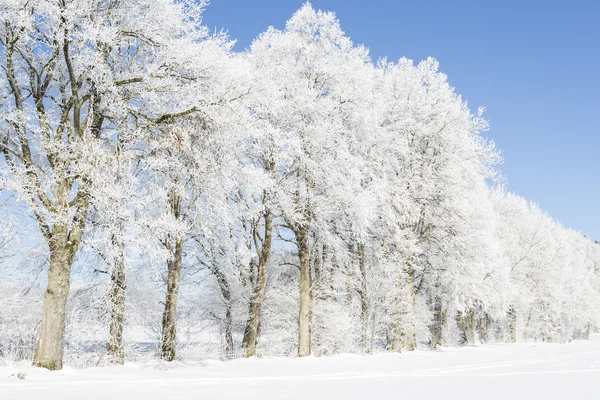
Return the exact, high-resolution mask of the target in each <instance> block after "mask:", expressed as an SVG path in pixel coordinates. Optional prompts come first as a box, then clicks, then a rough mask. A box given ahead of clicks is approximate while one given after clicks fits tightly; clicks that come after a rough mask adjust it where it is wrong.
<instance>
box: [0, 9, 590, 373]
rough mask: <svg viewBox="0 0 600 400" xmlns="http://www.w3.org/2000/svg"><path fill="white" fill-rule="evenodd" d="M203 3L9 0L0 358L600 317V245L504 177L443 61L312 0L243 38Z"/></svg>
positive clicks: (420, 341)
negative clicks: (380, 54) (362, 42)
mask: <svg viewBox="0 0 600 400" xmlns="http://www.w3.org/2000/svg"><path fill="white" fill-rule="evenodd" d="M204 6H205V4H204V2H202V1H200V2H198V1H195V0H178V1H172V0H128V1H124V0H97V1H90V0H59V1H56V0H29V1H25V0H16V1H8V2H7V1H3V2H0V18H1V19H2V20H3V21H5V22H4V23H3V24H2V26H1V27H0V49H1V52H0V65H1V66H2V71H0V72H1V74H0V75H1V76H0V98H1V99H2V100H1V103H0V151H1V154H2V155H1V156H0V189H1V194H0V200H2V202H1V204H2V208H1V209H0V213H1V215H2V225H1V226H0V235H1V236H0V358H5V359H19V358H25V359H28V358H32V359H33V363H34V365H37V366H41V367H45V368H48V369H60V368H61V367H62V365H63V358H64V357H65V356H66V357H67V359H68V360H69V361H70V362H73V364H74V365H75V364H77V365H79V364H81V365H89V364H91V363H97V362H98V359H99V357H102V359H103V360H106V361H107V362H110V363H117V364H122V363H123V362H124V361H125V360H126V359H137V358H136V357H139V356H140V354H148V353H150V354H156V355H158V356H159V357H160V358H162V359H164V360H167V361H172V360H175V359H176V358H186V357H187V358H193V357H204V356H221V357H226V358H232V357H238V356H245V357H251V356H257V355H258V356H260V355H269V354H279V355H281V354H285V355H298V356H306V355H310V354H316V355H325V354H332V353H339V352H356V353H372V352H374V351H382V350H384V349H385V350H389V351H402V350H413V349H415V348H416V347H430V348H435V347H437V346H441V345H442V346H443V345H457V344H464V343H477V342H485V341H506V342H515V341H518V340H544V341H566V340H571V339H573V338H583V337H587V335H589V332H590V330H591V329H594V328H595V327H596V326H597V325H598V322H599V321H598V319H599V316H600V246H599V245H597V244H594V243H593V242H592V241H591V240H589V239H588V238H587V237H585V236H583V235H581V234H579V233H577V232H574V231H572V230H569V229H565V228H564V227H562V226H561V225H560V224H559V223H558V222H556V221H555V220H553V219H552V218H550V217H549V216H547V215H546V214H545V213H544V212H543V211H541V210H540V209H538V208H537V206H535V205H533V204H530V203H528V202H527V201H525V200H523V199H521V198H519V197H518V196H515V195H512V194H508V193H506V192H505V191H504V190H503V189H502V187H501V186H500V185H499V183H498V181H499V179H498V171H497V166H498V164H499V162H500V160H501V158H500V156H499V152H498V151H497V150H496V149H495V147H494V145H493V143H491V142H489V141H487V140H486V139H484V138H483V137H481V136H480V132H481V131H483V130H485V129H486V128H487V122H486V121H485V120H484V119H483V117H482V111H483V110H481V109H480V110H478V111H477V112H476V113H472V112H471V111H470V110H469V108H468V107H467V104H466V102H464V101H463V100H462V99H461V97H460V96H459V95H457V94H456V93H455V92H454V90H453V88H452V87H451V86H450V85H449V84H448V82H447V79H446V76H445V75H444V74H442V73H441V72H439V71H438V64H437V62H436V61H435V60H433V59H428V60H425V61H422V62H420V63H419V64H417V65H415V64H413V62H412V61H410V60H406V59H401V60H400V61H398V62H397V63H394V62H389V61H387V60H379V61H378V62H377V63H373V62H372V61H371V59H370V57H369V54H368V51H367V49H365V48H364V47H362V46H357V45H354V44H353V43H352V42H351V41H350V39H349V38H348V37H346V36H345V35H344V33H343V31H342V30H341V29H340V26H339V22H338V21H337V20H336V18H335V15H334V14H332V13H327V12H321V11H315V10H314V9H313V8H312V7H311V6H310V4H308V3H307V4H305V5H304V6H303V7H302V8H301V9H300V10H299V11H297V12H296V13H295V14H294V15H293V17H292V18H291V19H290V20H289V21H288V22H287V24H286V27H285V29H284V30H281V31H280V30H277V29H274V28H270V29H268V30H267V31H266V32H264V33H263V34H261V35H260V36H259V37H258V38H257V39H256V40H255V41H254V42H253V43H252V45H251V46H250V48H249V49H248V50H247V51H244V52H242V53H236V52H233V51H232V50H231V47H232V42H230V41H229V39H228V38H227V37H226V36H225V35H223V34H216V35H215V34H210V32H209V31H208V30H207V29H206V27H204V26H202V25H200V21H201V14H202V10H203V7H204ZM42 291H43V297H42ZM215 344H216V346H213V345H215ZM211 346H212V347H211ZM78 363H79V364H78Z"/></svg>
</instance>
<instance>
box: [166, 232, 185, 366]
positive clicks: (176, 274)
mask: <svg viewBox="0 0 600 400" xmlns="http://www.w3.org/2000/svg"><path fill="white" fill-rule="evenodd" d="M182 258H183V238H182V237H181V235H177V237H176V239H175V254H174V257H173V259H172V260H171V261H169V265H168V267H169V269H168V272H167V296H166V300H165V311H164V312H163V319H162V343H161V350H160V357H161V358H162V359H163V360H166V361H173V360H175V316H176V311H177V295H178V294H179V281H180V278H181V276H180V275H181V264H182Z"/></svg>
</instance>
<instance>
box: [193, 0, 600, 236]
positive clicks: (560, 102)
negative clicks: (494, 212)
mask: <svg viewBox="0 0 600 400" xmlns="http://www.w3.org/2000/svg"><path fill="white" fill-rule="evenodd" d="M303 2H304V0H212V3H211V4H210V5H209V6H208V8H207V9H206V11H205V14H204V23H205V24H206V25H207V26H209V27H210V28H216V29H217V30H220V29H221V28H223V29H225V30H227V31H228V32H229V35H230V36H231V37H232V38H235V39H237V40H238V44H237V45H236V47H235V49H236V50H243V49H245V48H246V47H247V46H248V45H249V44H250V43H251V41H252V39H253V38H254V37H255V36H257V35H258V34H259V33H260V32H262V31H264V30H265V29H266V28H267V27H268V26H270V25H273V26H274V27H276V28H283V27H284V25H285V21H286V20H287V19H288V18H289V17H290V16H291V15H292V14H293V12H294V11H295V10H296V9H298V8H300V6H301V5H302V4H303ZM312 4H313V6H314V7H315V8H319V9H323V10H330V11H335V12H336V14H337V16H338V18H339V19H340V20H341V24H342V28H343V29H344V30H345V31H346V33H347V34H348V36H350V37H351V38H352V39H353V40H354V42H355V43H362V44H364V45H366V46H367V47H368V48H370V49H371V55H372V57H373V59H377V58H379V57H384V56H387V57H388V58H389V59H391V60H396V59H398V58H400V57H402V56H405V57H408V58H411V59H413V60H415V61H416V60H421V59H423V58H426V57H428V56H432V57H435V58H437V59H438V60H439V62H440V64H441V69H442V71H443V72H445V73H446V74H448V76H449V80H450V83H451V84H452V85H453V86H454V87H455V88H456V91H457V92H458V93H460V94H462V96H463V98H465V99H467V100H468V102H469V105H470V106H471V108H472V109H475V108H476V107H477V106H479V105H483V106H485V107H487V112H486V114H485V115H486V117H487V118H488V119H489V121H490V125H491V129H490V130H489V132H486V133H485V135H486V136H487V137H489V138H491V139H493V140H494V141H495V142H496V144H497V146H498V147H499V148H500V149H502V154H503V157H504V159H505V162H504V165H503V166H502V171H503V174H504V175H505V177H506V178H507V180H508V185H507V186H508V189H509V190H510V191H513V192H515V193H517V194H519V195H521V196H523V197H525V198H527V199H530V200H533V201H535V202H537V203H538V204H540V206H541V207H542V208H543V209H544V210H546V211H547V212H548V213H549V214H550V215H552V216H553V217H555V218H556V219H558V220H559V221H561V222H562V223H563V224H564V225H566V226H568V227H572V228H574V229H576V230H579V231H581V232H584V233H587V234H588V236H590V237H591V238H592V239H596V240H600V209H599V208H600V154H599V151H600V128H599V126H600V2H596V1H578V0H575V1H552V0H549V1H532V0H522V1H493V2H492V1H460V0H458V1H448V0H429V1H400V0H371V1H359V0H314V1H312Z"/></svg>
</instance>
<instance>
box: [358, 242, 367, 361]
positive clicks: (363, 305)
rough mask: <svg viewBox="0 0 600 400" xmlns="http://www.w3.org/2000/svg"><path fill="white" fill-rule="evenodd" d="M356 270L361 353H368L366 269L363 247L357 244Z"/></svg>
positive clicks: (362, 244)
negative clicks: (358, 278) (358, 275)
mask: <svg viewBox="0 0 600 400" xmlns="http://www.w3.org/2000/svg"><path fill="white" fill-rule="evenodd" d="M358 268H359V270H360V283H361V286H360V290H359V294H360V313H361V323H362V326H361V344H362V352H363V353H367V352H368V351H369V334H368V332H369V297H368V295H367V290H368V289H367V267H366V259H365V245H364V243H359V244H358Z"/></svg>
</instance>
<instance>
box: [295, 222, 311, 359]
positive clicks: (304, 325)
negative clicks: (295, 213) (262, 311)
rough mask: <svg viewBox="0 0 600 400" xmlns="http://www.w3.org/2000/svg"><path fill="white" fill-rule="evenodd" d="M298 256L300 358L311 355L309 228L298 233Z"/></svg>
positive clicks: (301, 228) (302, 228)
mask: <svg viewBox="0 0 600 400" xmlns="http://www.w3.org/2000/svg"><path fill="white" fill-rule="evenodd" d="M296 240H297V243H298V255H299V258H300V310H299V316H298V326H299V337H298V356H299V357H304V356H309V355H310V354H311V348H310V345H311V326H310V325H311V324H310V317H311V314H312V294H311V292H312V287H311V286H312V284H311V274H310V252H309V245H308V227H304V226H303V227H300V229H298V230H297V233H296Z"/></svg>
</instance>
